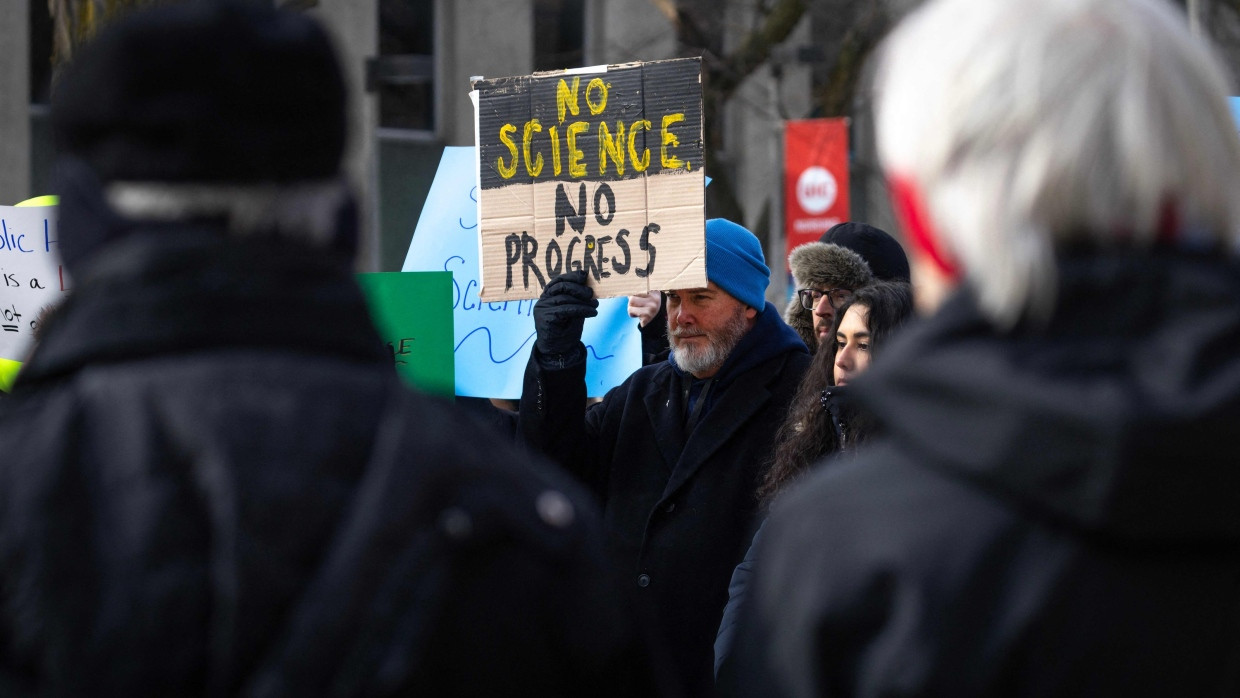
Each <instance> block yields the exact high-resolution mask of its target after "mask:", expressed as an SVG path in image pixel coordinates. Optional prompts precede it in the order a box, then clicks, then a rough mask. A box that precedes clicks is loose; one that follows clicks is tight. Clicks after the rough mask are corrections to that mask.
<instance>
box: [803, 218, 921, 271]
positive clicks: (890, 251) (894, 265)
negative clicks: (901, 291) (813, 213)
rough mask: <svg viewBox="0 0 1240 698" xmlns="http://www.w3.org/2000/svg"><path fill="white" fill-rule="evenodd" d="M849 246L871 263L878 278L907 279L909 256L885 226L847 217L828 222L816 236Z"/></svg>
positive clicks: (832, 242) (829, 241) (871, 269)
mask: <svg viewBox="0 0 1240 698" xmlns="http://www.w3.org/2000/svg"><path fill="white" fill-rule="evenodd" d="M819 240H820V241H821V242H827V243H831V244H835V245H839V246H840V247H847V248H848V249H850V250H852V251H853V252H856V253H857V254H859V255H861V257H862V259H864V260H865V261H866V263H867V264H869V265H870V271H872V272H874V277H875V278H877V279H878V280H880V281H904V282H907V281H908V280H909V273H908V257H907V256H905V254H904V248H902V247H900V243H899V242H896V239H895V238H893V237H891V235H889V234H887V232H886V231H885V230H882V229H880V228H875V227H874V226H872V225H867V224H865V223H856V222H853V221H846V222H844V223H837V224H836V225H833V226H831V228H830V229H829V230H827V232H825V233H823V234H822V237H821V238H819Z"/></svg>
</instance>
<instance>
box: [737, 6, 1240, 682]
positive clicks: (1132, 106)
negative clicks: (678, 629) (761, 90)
mask: <svg viewBox="0 0 1240 698" xmlns="http://www.w3.org/2000/svg"><path fill="white" fill-rule="evenodd" d="M881 55H882V63H881V64H880V68H879V71H878V73H877V78H876V79H877V83H876V86H875V87H876V93H877V94H876V96H877V100H876V110H877V111H876V116H877V134H878V135H877V138H878V146H879V154H880V158H881V162H882V165H883V168H884V170H885V172H886V174H887V177H888V178H889V181H890V183H891V188H892V193H893V198H894V200H895V202H896V204H897V209H898V210H897V213H898V215H899V216H900V218H901V223H902V225H903V226H904V228H905V232H906V234H907V239H909V240H910V241H911V242H912V245H911V248H912V250H913V252H914V254H913V269H912V271H913V274H912V276H913V282H914V285H915V287H916V301H917V305H918V308H919V310H920V311H922V312H923V313H925V314H927V315H928V316H929V317H927V318H925V319H923V320H922V321H921V322H918V323H914V324H912V325H910V326H909V327H908V328H906V330H905V331H904V332H903V333H902V334H901V335H900V336H899V337H896V338H895V339H894V340H893V342H892V343H891V344H890V345H888V346H887V347H886V349H885V352H884V356H883V360H882V361H879V362H876V363H875V365H873V366H872V367H871V368H870V369H869V370H868V371H867V372H866V373H865V374H864V375H862V376H860V377H859V378H858V379H857V380H856V381H853V382H850V384H849V385H850V389H851V390H852V391H853V393H854V395H853V396H854V397H855V398H856V399H857V400H858V401H859V402H860V403H861V404H862V405H863V406H864V407H866V408H867V409H868V410H870V412H872V413H873V415H874V416H875V418H876V419H877V420H878V421H879V422H880V424H881V428H882V429H883V431H884V433H885V436H884V437H883V438H882V439H880V440H876V441H871V442H870V443H869V444H867V449H866V450H865V451H864V452H863V453H859V454H858V456H857V458H856V459H855V460H853V461H852V462H850V463H846V464H840V466H839V467H833V468H825V469H818V470H817V471H815V472H814V473H812V474H811V475H809V476H808V477H807V478H806V480H805V481H804V482H803V483H800V484H799V486H797V487H794V488H793V489H791V490H790V491H788V492H787V493H785V494H784V495H783V496H781V498H780V500H779V501H778V502H777V503H776V505H775V507H774V511H773V512H772V515H771V518H770V519H769V520H768V522H767V525H766V527H765V529H764V532H763V540H762V543H761V544H760V546H759V551H758V566H757V570H756V572H755V577H754V581H753V584H754V588H753V592H752V594H753V595H752V597H751V598H752V603H750V604H749V605H748V606H746V607H745V608H744V609H743V610H742V613H741V619H740V627H739V630H738V638H737V644H736V646H735V650H734V651H735V661H736V662H737V663H738V664H737V676H738V679H739V682H740V686H741V688H740V692H741V693H743V694H745V695H763V696H770V695H792V696H826V695H847V696H880V695H883V696H888V695H900V696H1016V695H1030V696H1136V695H1143V696H1144V695H1159V696H1163V695H1184V696H1237V695H1240V555H1237V551H1240V468H1237V463H1240V440H1238V439H1237V438H1236V434H1235V427H1236V425H1238V424H1240V264H1238V263H1237V261H1236V257H1237V224H1238V223H1240V220H1238V218H1237V206H1240V196H1238V195H1237V193H1238V192H1240V139H1238V138H1237V134H1236V127H1235V124H1234V123H1233V122H1232V117H1231V114H1230V113H1229V111H1228V108H1227V104H1226V101H1225V95H1227V94H1229V85H1228V82H1227V80H1226V79H1225V76H1224V71H1223V69H1222V67H1221V65H1220V63H1219V62H1218V60H1217V59H1216V57H1215V56H1214V55H1213V54H1212V52H1211V50H1210V48H1209V47H1208V46H1207V45H1206V44H1205V43H1204V42H1202V41H1200V40H1198V39H1196V38H1194V37H1193V36H1191V35H1190V33H1189V31H1188V28H1187V26H1186V22H1185V19H1184V17H1183V16H1182V14H1181V13H1180V12H1179V11H1178V10H1176V9H1175V7H1174V6H1173V5H1172V4H1171V3H1167V2H1164V1H1162V0H1041V1H1039V2H1029V0H987V2H977V1H976V0H932V1H931V2H928V3H926V4H925V5H923V6H922V7H921V8H920V9H918V10H916V11H915V12H914V13H913V14H912V15H911V16H910V17H909V18H908V19H907V20H906V21H905V22H904V23H903V24H902V25H901V26H900V27H898V28H897V29H896V30H895V31H894V32H893V34H892V35H891V36H890V38H889V39H888V41H887V44H886V45H885V49H884V51H883V53H882V54H881Z"/></svg>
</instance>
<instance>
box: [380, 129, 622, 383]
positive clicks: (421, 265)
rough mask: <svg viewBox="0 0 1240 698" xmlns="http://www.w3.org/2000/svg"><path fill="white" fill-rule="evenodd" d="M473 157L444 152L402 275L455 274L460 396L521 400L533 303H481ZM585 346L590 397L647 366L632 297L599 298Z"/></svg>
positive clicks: (463, 151)
mask: <svg viewBox="0 0 1240 698" xmlns="http://www.w3.org/2000/svg"><path fill="white" fill-rule="evenodd" d="M474 158H475V155H474V149H473V148H472V147H449V148H445V149H444V153H443V158H442V159H441V160H440V161H439V169H438V171H436V173H435V180H434V182H432V183H431V190H430V193H429V194H428V195H427V197H426V205H425V206H424V207H423V208H422V215H421V216H419V217H418V224H417V227H416V228H415V229H414V233H413V242H411V243H410V245H409V253H408V255H407V256H406V257H405V264H404V267H402V271H450V272H452V309H453V313H454V321H455V341H454V347H455V355H456V394H457V395H463V396H467V397H495V398H506V399H517V398H519V397H520V396H521V379H522V377H523V376H524V374H525V364H526V362H527V361H528V360H529V356H530V349H531V348H532V347H533V344H534V316H533V311H534V301H532V300H524V301H506V302H503V303H483V302H482V301H480V300H479V299H478V290H479V288H478V284H479V279H480V278H481V275H480V274H479V270H478V209H477V201H476V192H475V190H474ZM582 341H583V342H584V343H585V345H586V393H587V394H588V395H589V396H591V397H601V396H602V395H603V394H604V393H606V392H607V391H608V390H610V389H611V388H613V387H615V386H617V385H619V384H620V383H621V382H622V381H624V379H625V378H628V376H629V374H631V373H632V372H633V371H635V370H637V369H638V368H639V367H640V366H641V337H640V335H639V333H638V331H637V321H636V320H634V319H633V318H631V317H629V315H628V300H627V299H625V298H605V299H602V300H600V301H599V309H598V317H595V318H590V319H588V320H586V323H585V332H584V333H583V336H582Z"/></svg>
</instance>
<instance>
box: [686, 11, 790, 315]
mask: <svg viewBox="0 0 1240 698" xmlns="http://www.w3.org/2000/svg"><path fill="white" fill-rule="evenodd" d="M749 11H751V10H750V5H748V4H747V3H743V2H733V3H732V10H731V14H730V19H731V21H729V23H728V24H729V26H730V27H741V28H746V29H747V28H748V27H750V26H752V21H751V20H750V19H749V18H748V17H747V16H746V13H748V12H749ZM809 19H810V18H809V16H808V15H807V16H805V17H804V18H802V20H801V22H800V23H799V24H798V25H797V27H796V29H794V30H793V32H792V34H791V35H790V36H789V37H788V39H787V40H786V41H784V43H783V44H782V45H781V46H780V47H779V48H778V49H777V50H776V51H774V54H775V55H776V56H793V55H795V50H794V49H795V47H798V46H802V45H806V44H809V43H810V40H811V38H810V22H809ZM729 48H732V46H729ZM811 87H812V70H811V67H810V66H809V65H807V64H803V63H798V62H795V61H784V62H781V64H780V69H779V72H778V77H777V76H776V73H775V72H774V71H772V69H771V65H770V64H769V63H768V64H767V65H764V66H762V67H761V68H759V69H758V70H757V71H755V72H754V73H753V74H752V75H750V76H749V77H748V78H747V79H746V80H745V81H744V82H743V83H741V85H740V87H739V89H737V91H736V94H735V95H734V96H733V97H732V99H731V100H730V101H729V102H728V105H727V108H726V112H725V114H724V119H725V123H724V128H725V142H726V153H725V155H726V158H723V159H722V160H723V162H724V163H725V166H727V167H728V168H729V170H730V174H731V176H732V178H733V182H734V183H735V185H736V187H735V188H736V197H737V200H738V202H739V203H740V205H741V208H742V210H743V211H744V212H745V220H743V221H738V222H740V223H743V224H744V225H745V226H746V227H747V228H749V229H750V230H753V231H754V232H755V233H757V234H758V236H759V237H760V238H764V239H765V240H766V260H767V266H769V267H770V268H771V272H772V274H771V286H770V288H768V290H767V298H768V299H770V300H772V301H773V302H775V303H776V305H780V304H782V303H783V301H784V299H785V298H786V294H787V278H786V275H785V274H783V273H781V271H782V270H783V268H784V267H785V266H786V263H787V255H786V254H785V253H784V235H783V148H784V130H783V122H784V120H785V119H802V118H805V117H807V116H809V113H810V109H811V107H812V104H811V96H812V94H811ZM707 174H708V175H709V174H710V173H709V172H708V173H707ZM781 307H782V306H781Z"/></svg>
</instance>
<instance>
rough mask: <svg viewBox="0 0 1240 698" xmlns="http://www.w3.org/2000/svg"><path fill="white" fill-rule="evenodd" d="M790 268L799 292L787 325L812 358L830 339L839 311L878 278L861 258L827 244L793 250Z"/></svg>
mask: <svg viewBox="0 0 1240 698" xmlns="http://www.w3.org/2000/svg"><path fill="white" fill-rule="evenodd" d="M788 266H789V267H790V268H791V269H792V280H793V283H794V284H795V288H796V292H795V293H794V294H793V296H792V298H791V300H789V302H788V306H787V307H786V308H785V309H784V321H785V322H787V323H788V326H789V327H791V328H792V329H794V330H796V332H797V334H799V335H800V336H801V341H803V342H805V346H807V347H809V351H810V353H811V354H812V353H815V352H817V351H818V347H819V346H820V345H821V344H822V343H823V342H824V341H825V338H826V337H827V336H828V335H829V333H830V331H831V323H832V321H833V320H834V319H835V311H836V309H838V308H839V307H840V306H842V305H844V303H847V302H848V299H849V298H851V297H852V292H853V291H855V290H856V289H858V288H861V287H862V286H865V285H867V284H869V283H871V282H872V281H873V280H874V275H873V274H872V273H871V272H870V266H869V264H868V263H867V262H866V260H865V258H864V257H862V256H861V255H860V254H858V253H856V252H854V251H853V250H850V249H847V248H845V247H843V246H841V245H836V244H832V243H824V242H810V243H806V244H804V245H801V246H799V247H797V248H795V249H793V250H792V254H790V255H788Z"/></svg>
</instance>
